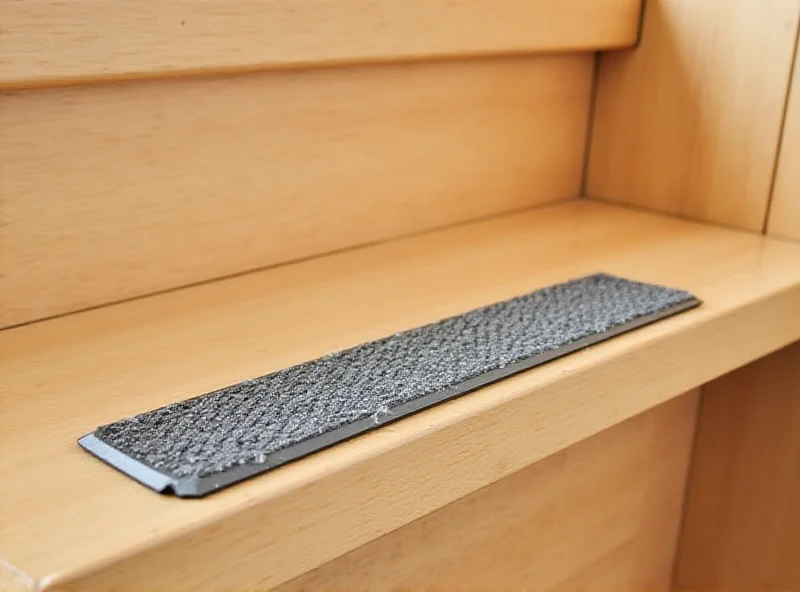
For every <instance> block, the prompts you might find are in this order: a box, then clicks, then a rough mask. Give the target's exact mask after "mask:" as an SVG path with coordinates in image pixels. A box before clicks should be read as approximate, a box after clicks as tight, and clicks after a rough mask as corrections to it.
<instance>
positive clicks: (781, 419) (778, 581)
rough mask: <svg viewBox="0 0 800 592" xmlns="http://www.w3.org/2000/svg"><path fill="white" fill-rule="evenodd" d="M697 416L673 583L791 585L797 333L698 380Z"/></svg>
mask: <svg viewBox="0 0 800 592" xmlns="http://www.w3.org/2000/svg"><path fill="white" fill-rule="evenodd" d="M795 314H796V311H795ZM698 421H699V426H698V434H697V444H696V452H695V459H694V461H693V466H692V471H691V480H690V483H689V493H688V497H687V509H686V517H685V522H684V531H683V535H682V543H681V549H680V556H679V561H678V563H677V571H676V586H677V589H678V590H698V591H699V590H705V591H708V590H800V503H798V500H800V342H798V343H795V344H794V345H792V346H790V347H787V348H785V349H783V350H781V351H779V352H777V353H775V354H772V355H771V356H769V357H767V358H764V359H763V360H759V361H757V362H755V363H753V364H751V365H749V366H747V367H745V368H742V369H741V370H737V371H736V372H733V373H731V374H728V375H726V376H724V377H722V378H720V379H718V380H716V381H714V382H712V383H711V384H709V385H708V386H707V387H705V389H704V400H703V404H702V405H701V413H700V418H699V420H698Z"/></svg>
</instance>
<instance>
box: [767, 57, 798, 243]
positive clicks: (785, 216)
mask: <svg viewBox="0 0 800 592" xmlns="http://www.w3.org/2000/svg"><path fill="white" fill-rule="evenodd" d="M797 51H798V55H797V56H795V62H794V75H793V76H792V89H791V92H790V94H789V103H788V105H787V107H786V121H785V123H784V126H783V140H782V142H781V152H780V155H779V160H778V170H777V171H776V176H775V190H774V192H773V194H772V204H771V207H770V213H769V225H768V227H767V232H768V233H769V234H774V235H776V236H782V237H785V238H792V239H795V240H800V47H798V50H797Z"/></svg>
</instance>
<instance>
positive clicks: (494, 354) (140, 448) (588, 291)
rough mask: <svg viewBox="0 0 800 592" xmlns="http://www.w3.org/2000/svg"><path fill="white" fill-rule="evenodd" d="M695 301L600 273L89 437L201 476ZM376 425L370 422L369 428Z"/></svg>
mask: <svg viewBox="0 0 800 592" xmlns="http://www.w3.org/2000/svg"><path fill="white" fill-rule="evenodd" d="M687 300H693V296H692V295H691V294H689V293H688V292H685V291H681V290H674V289H670V288H664V287H660V286H655V285H650V284H643V283H639V282H633V281H629V280H625V279H620V278H616V277H613V276H609V275H605V274H597V275H592V276H588V277H584V278H580V279H577V280H572V281H570V282H567V283H563V284H558V285H555V286H552V287H549V288H545V289H542V290H538V291H536V292H533V293H531V294H528V295H525V296H520V297H518V298H514V299H512V300H507V301H505V302H500V303H497V304H493V305H490V306H487V307H484V308H480V309H477V310H473V311H471V312H467V313H465V314H462V315H459V316H456V317H452V318H449V319H445V320H443V321H439V322H437V323H433V324H430V325H426V326H424V327H420V328H417V329H412V330H410V331H406V332H403V333H398V334H396V335H392V336H390V337H387V338H385V339H381V340H379V341H375V342H372V343H366V344H363V345H359V346H356V347H354V348H352V349H348V350H344V351H340V352H337V353H333V354H330V355H328V356H325V357H323V358H319V359H317V360H313V361H310V362H306V363H304V364H300V365H298V366H294V367H291V368H287V369H285V370H281V371H279V372H275V373H273V374H269V375H267V376H262V377H260V378H255V379H252V380H246V381H244V382H241V383H239V384H235V385H233V386H230V387H227V388H223V389H221V390H218V391H214V392H212V393H208V394H206V395H202V396H200V397H197V398H194V399H190V400H187V401H184V402H181V403H176V404H173V405H169V406H167V407H163V408H161V409H157V410H155V411H150V412H147V413H144V414H141V415H138V416H135V417H131V418H128V419H123V420H121V421H118V422H116V423H113V424H110V425H106V426H102V427H100V428H98V429H97V431H96V432H95V436H96V437H97V438H99V439H100V440H102V441H103V442H105V443H106V444H108V445H110V446H112V447H114V448H116V449H117V450H119V451H121V452H122V453H124V454H126V455H128V456H130V457H132V458H134V459H136V460H138V461H140V462H142V463H145V464H146V465H148V466H150V467H152V468H154V469H156V470H158V471H159V472H161V473H164V474H168V475H171V476H174V477H203V476H206V475H211V474H214V473H218V472H221V471H225V470H226V469H230V468H232V467H236V466H240V465H251V464H258V463H263V462H264V459H265V458H266V455H268V454H270V453H273V452H276V451H280V450H282V449H285V448H287V447H290V446H292V445H295V444H298V443H301V442H304V441H307V440H309V439H311V438H314V437H316V436H319V435H320V434H324V433H326V432H329V431H331V430H334V429H336V428H340V427H342V426H345V425H347V424H348V423H351V422H354V421H358V420H363V419H365V418H370V417H372V418H375V419H379V418H380V417H381V415H382V414H386V413H387V412H388V411H389V410H390V409H392V408H394V407H396V406H398V405H401V404H403V403H407V402H408V401H411V400H414V399H417V398H419V397H424V396H426V395H429V394H431V393H435V392H437V391H441V390H443V389H446V388H448V387H452V386H454V385H458V384H459V383H461V382H464V381H466V380H469V379H471V378H474V377H477V376H479V375H481V374H483V373H486V372H490V371H493V370H498V369H501V368H504V367H506V366H508V365H509V364H513V363H515V362H519V361H521V360H525V359H526V358H531V357H533V356H537V355H539V354H542V353H543V352H547V351H548V350H553V349H557V348H561V347H564V346H566V345H569V344H570V343H572V342H575V341H576V340H579V339H583V338H586V337H588V336H591V335H595V334H600V333H603V332H607V331H609V330H613V329H614V327H617V326H620V325H623V324H625V323H629V322H631V321H634V320H635V319H637V318H639V317H644V316H647V315H652V314H654V313H658V312H659V311H661V310H664V309H667V308H670V307H673V306H676V305H678V304H680V303H682V302H685V301H687ZM376 423H377V422H376Z"/></svg>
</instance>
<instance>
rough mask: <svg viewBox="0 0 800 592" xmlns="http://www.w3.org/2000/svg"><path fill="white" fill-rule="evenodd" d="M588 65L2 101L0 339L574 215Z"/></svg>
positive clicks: (292, 75)
mask: <svg viewBox="0 0 800 592" xmlns="http://www.w3.org/2000/svg"><path fill="white" fill-rule="evenodd" d="M592 62H593V60H592V57H591V56H590V55H574V56H552V57H520V58H497V59H486V60H472V61H454V62H440V63H433V62H431V63H424V64H398V65H382V66H376V67H358V68H355V67H354V68H340V69H329V70H309V71H287V72H270V73H263V74H251V75H243V76H235V77H221V78H216V79H186V80H178V81H167V80H164V81H152V82H136V83H121V84H116V85H101V86H90V87H79V88H58V89H39V90H28V91H14V92H6V93H3V94H2V96H0V128H2V130H3V135H2V141H0V167H1V170H2V178H1V179H0V191H1V192H2V194H0V197H1V198H2V201H0V207H1V208H2V209H1V210H0V217H2V225H0V243H1V244H2V245H3V253H2V258H1V259H0V326H3V325H12V324H16V323H22V322H26V321H31V320H34V319H38V318H42V317H46V316H50V315H57V314H60V313H64V312H69V311H74V310H76V309H82V308H86V307H91V306H94V305H98V304H103V303H107V302H109V301H114V300H120V299H125V298H130V297H133V296H138V295H142V294H148V293H152V292H154V291H158V290H165V289H169V288H174V287H176V286H181V285H185V284H190V283H194V282H200V281H204V280H208V279H212V278H217V277H220V276H224V275H229V274H234V273H238V272H243V271H246V270H250V269H253V268H258V267H263V266H267V265H271V264H275V263H280V262H283V261H287V260H291V259H297V258H300V257H307V256H310V255H315V254H318V253H323V252H328V251H331V250H335V249H341V248H344V247H348V246H351V245H355V244H359V243H366V242H369V241H376V240H381V239H385V238H388V237H391V236H396V235H400V234H406V233H411V232H418V231H421V230H425V229H429V228H432V227H436V226H441V225H446V224H452V223H455V222H460V221H464V220H468V219H472V218H478V217H481V216H487V215H491V214H496V213H498V212H503V211H508V210H513V209H516V208H523V207H527V206H531V205H535V204H540V203H543V202H550V201H554V200H559V199H565V198H571V197H575V196H576V195H577V194H578V188H579V184H580V177H581V168H582V163H583V158H584V145H585V136H586V125H587V117H588V109H589V100H590V87H591V78H592Z"/></svg>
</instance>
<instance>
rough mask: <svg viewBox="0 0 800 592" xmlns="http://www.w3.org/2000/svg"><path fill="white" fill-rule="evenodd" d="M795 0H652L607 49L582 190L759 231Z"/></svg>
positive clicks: (798, 12) (798, 13) (797, 10)
mask: <svg viewBox="0 0 800 592" xmlns="http://www.w3.org/2000/svg"><path fill="white" fill-rule="evenodd" d="M798 18H800V0H770V1H764V0H733V1H732V0H651V1H649V2H647V4H646V7H645V12H644V25H643V31H642V41H641V44H640V47H639V48H638V49H636V50H635V51H629V52H620V53H609V54H604V55H603V56H602V58H601V62H600V69H599V74H598V86H597V103H596V111H595V118H594V129H593V139H592V146H591V158H590V166H589V171H588V183H587V194H588V195H589V196H590V197H596V198H601V199H607V200H613V201H620V202H625V203H630V204H634V205H637V206H645V207H650V208H655V209H658V210H662V211H667V212H671V213H676V214H680V215H685V216H689V217H691V218H696V219H700V220H706V221H712V222H716V223H721V224H725V225H729V226H735V227H739V228H745V229H749V230H755V231H761V230H762V228H763V227H764V223H765V217H766V211H767V204H768V200H769V192H770V187H771V183H772V176H773V169H774V164H775V157H776V150H777V145H778V138H779V134H780V129H781V123H782V117H783V110H784V104H785V97H786V90H787V85H788V80H789V75H790V70H791V63H792V55H793V50H794V43H795V37H796V32H797V26H798Z"/></svg>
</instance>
